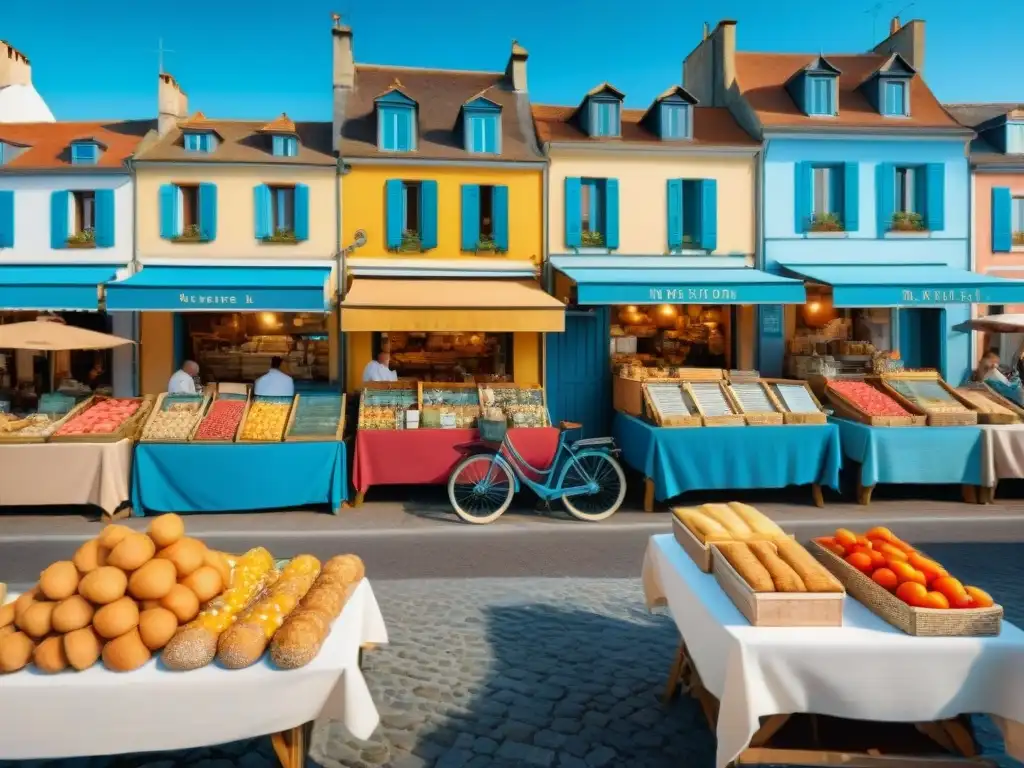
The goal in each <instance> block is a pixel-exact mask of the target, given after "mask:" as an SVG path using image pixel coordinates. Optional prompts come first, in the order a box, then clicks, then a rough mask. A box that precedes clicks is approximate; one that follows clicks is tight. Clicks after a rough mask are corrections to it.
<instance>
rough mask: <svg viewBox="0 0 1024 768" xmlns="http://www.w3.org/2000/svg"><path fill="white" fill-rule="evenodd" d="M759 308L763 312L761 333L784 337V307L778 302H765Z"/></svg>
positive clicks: (773, 336)
mask: <svg viewBox="0 0 1024 768" xmlns="http://www.w3.org/2000/svg"><path fill="white" fill-rule="evenodd" d="M758 310H759V312H760V314H761V334H762V335H764V336H770V337H772V338H782V307H781V306H780V305H778V304H763V305H762V306H760V307H759V308H758Z"/></svg>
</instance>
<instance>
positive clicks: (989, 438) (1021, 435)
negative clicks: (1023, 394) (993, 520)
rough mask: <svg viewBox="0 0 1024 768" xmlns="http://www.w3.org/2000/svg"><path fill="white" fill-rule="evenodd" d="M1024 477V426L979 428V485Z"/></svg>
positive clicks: (1009, 425) (990, 425) (1001, 425)
mask: <svg viewBox="0 0 1024 768" xmlns="http://www.w3.org/2000/svg"><path fill="white" fill-rule="evenodd" d="M1019 477H1024V424H986V425H984V426H982V427H981V484H982V485H984V486H986V487H988V488H991V487H992V486H994V485H996V484H997V483H998V482H999V481H1000V480H1010V479H1013V478H1019Z"/></svg>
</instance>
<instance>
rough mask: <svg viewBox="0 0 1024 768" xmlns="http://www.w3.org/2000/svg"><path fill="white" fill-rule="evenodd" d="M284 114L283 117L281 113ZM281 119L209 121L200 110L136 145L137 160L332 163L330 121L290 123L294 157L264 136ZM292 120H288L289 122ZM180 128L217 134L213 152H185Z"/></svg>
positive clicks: (285, 163) (275, 163) (291, 163)
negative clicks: (295, 140) (281, 152)
mask: <svg viewBox="0 0 1024 768" xmlns="http://www.w3.org/2000/svg"><path fill="white" fill-rule="evenodd" d="M282 117H283V116H282ZM280 120H281V118H277V120H275V121H273V122H272V123H269V124H268V122H267V121H266V120H211V119H209V118H206V117H205V116H204V115H203V114H202V113H201V112H200V113H196V114H195V115H193V116H192V117H190V118H189V119H188V120H183V121H181V122H179V123H178V127H176V128H173V129H172V130H170V131H168V133H167V134H166V135H165V136H161V137H157V136H151V137H148V138H147V140H146V143H145V144H144V146H142V147H140V148H139V151H138V154H137V155H136V159H137V160H139V161H143V162H145V161H165V162H166V161H178V162H190V163H194V162H198V163H267V164H270V165H331V166H333V165H335V164H336V162H337V161H336V159H335V157H334V154H333V152H332V151H331V124H330V123H323V122H312V123H293V124H292V125H293V127H294V131H295V134H296V135H297V136H298V137H299V153H298V155H296V156H295V157H278V156H275V155H274V154H273V151H272V145H271V139H270V136H268V135H267V133H266V130H267V127H268V125H273V124H277V123H278V121H280ZM290 122H291V121H289V123H290ZM182 128H191V129H193V130H195V129H197V128H199V129H206V130H210V131H213V132H214V133H216V134H217V135H218V136H219V137H220V142H219V144H218V146H217V148H216V150H215V151H213V152H209V153H207V152H186V151H185V147H184V145H183V143H182Z"/></svg>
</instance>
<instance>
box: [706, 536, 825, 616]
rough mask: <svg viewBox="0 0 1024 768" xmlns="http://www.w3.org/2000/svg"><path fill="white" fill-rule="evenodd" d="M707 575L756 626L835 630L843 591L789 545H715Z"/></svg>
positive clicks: (792, 543)
mask: <svg viewBox="0 0 1024 768" xmlns="http://www.w3.org/2000/svg"><path fill="white" fill-rule="evenodd" d="M711 554H712V572H713V573H714V575H715V579H716V581H718V584H719V586H721V587H722V591H723V592H725V594H727V595H728V596H729V599H730V600H732V602H733V604H735V606H736V607H737V608H738V609H739V612H740V613H742V614H743V615H744V617H746V619H747V621H749V622H750V623H751V624H752V625H753V626H755V627H840V626H842V624H843V599H844V597H845V591H844V589H843V585H842V584H841V583H840V582H839V580H838V579H837V578H836V577H835V576H833V575H832V574H831V573H829V571H828V570H827V569H826V568H825V567H824V566H822V565H821V563H819V562H818V561H817V560H815V559H814V557H813V556H812V555H811V554H810V553H809V552H808V551H807V550H806V549H804V548H803V547H802V546H800V543H799V542H797V541H795V540H793V539H789V540H785V539H782V540H779V541H733V542H715V543H714V544H712V545H711Z"/></svg>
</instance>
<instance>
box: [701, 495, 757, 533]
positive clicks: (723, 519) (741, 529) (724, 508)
mask: <svg viewBox="0 0 1024 768" xmlns="http://www.w3.org/2000/svg"><path fill="white" fill-rule="evenodd" d="M700 511H701V512H703V513H704V514H705V515H708V516H709V517H712V518H714V519H715V520H717V521H718V522H719V523H721V525H723V526H724V527H725V529H726V530H727V531H728V532H729V534H730V535H731V536H732V537H733V538H734V539H737V540H740V541H742V540H743V539H749V538H750V537H751V535H752V534H753V533H754V532H753V530H751V528H750V526H749V525H747V524H746V522H745V521H744V520H743V518H742V517H740V516H739V515H738V514H736V512H735V511H734V510H732V509H731V508H730V507H729V505H728V504H703V505H701V508H700Z"/></svg>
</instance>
